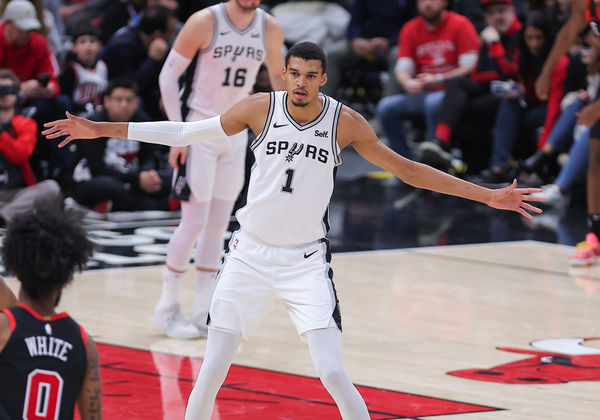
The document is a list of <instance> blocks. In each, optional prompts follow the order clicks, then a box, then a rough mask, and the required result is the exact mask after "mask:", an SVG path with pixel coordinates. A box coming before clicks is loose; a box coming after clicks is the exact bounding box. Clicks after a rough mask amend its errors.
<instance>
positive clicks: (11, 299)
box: [0, 276, 17, 309]
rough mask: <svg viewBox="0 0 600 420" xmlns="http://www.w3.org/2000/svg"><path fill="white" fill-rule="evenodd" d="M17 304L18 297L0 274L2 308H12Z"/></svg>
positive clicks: (0, 301)
mask: <svg viewBox="0 0 600 420" xmlns="http://www.w3.org/2000/svg"><path fill="white" fill-rule="evenodd" d="M16 304H17V297H16V296H15V294H14V293H13V292H12V290H10V287H8V285H7V284H6V283H5V282H4V279H3V278H2V276H0V309H3V308H10V307H11V306H14V305H16Z"/></svg>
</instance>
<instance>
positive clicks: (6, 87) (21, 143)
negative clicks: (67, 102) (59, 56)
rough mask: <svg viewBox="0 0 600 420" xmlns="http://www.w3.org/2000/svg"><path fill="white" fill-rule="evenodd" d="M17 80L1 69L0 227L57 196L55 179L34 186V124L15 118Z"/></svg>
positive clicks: (24, 119)
mask: <svg viewBox="0 0 600 420" xmlns="http://www.w3.org/2000/svg"><path fill="white" fill-rule="evenodd" d="M18 93H19V79H18V78H17V76H16V75H15V74H14V73H13V72H12V71H10V70H8V69H2V70H0V226H2V227H3V226H5V225H6V224H7V223H8V222H10V221H11V220H12V219H13V218H14V217H15V216H16V215H18V214H21V213H25V212H28V211H31V210H33V208H34V206H35V203H36V202H37V201H38V200H48V199H50V200H52V199H56V198H58V197H59V196H60V187H59V186H58V184H57V183H56V181H54V180H51V179H49V180H46V181H42V182H40V183H37V184H36V180H35V177H34V176H33V171H32V170H31V166H30V165H29V157H30V156H31V155H32V153H33V149H34V148H35V144H36V142H37V124H36V122H35V121H34V120H32V119H31V118H27V117H24V116H22V115H16V112H15V109H16V105H17V95H18Z"/></svg>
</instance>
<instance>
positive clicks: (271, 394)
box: [98, 344, 500, 420]
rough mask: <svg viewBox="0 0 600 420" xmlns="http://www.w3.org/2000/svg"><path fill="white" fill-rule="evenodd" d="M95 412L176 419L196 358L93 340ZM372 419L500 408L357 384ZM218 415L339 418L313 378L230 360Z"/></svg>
mask: <svg viewBox="0 0 600 420" xmlns="http://www.w3.org/2000/svg"><path fill="white" fill-rule="evenodd" d="M98 350H99V352H100V360H101V365H100V368H101V369H100V374H101V376H102V394H103V395H102V405H103V407H102V411H103V413H104V417H106V418H108V419H117V418H127V419H133V420H135V419H144V420H152V419H157V420H158V419H162V420H164V419H168V420H171V419H173V420H174V419H182V418H183V417H184V412H185V406H186V402H187V398H188V396H189V394H190V392H191V389H192V386H193V383H194V378H195V376H196V373H197V372H198V369H199V368H200V365H201V364H202V360H201V359H196V358H187V357H181V356H176V355H172V354H166V353H161V352H154V351H153V352H149V351H144V350H136V349H130V348H125V347H119V346H113V345H108V344H98ZM357 389H358V390H359V391H360V393H361V395H362V396H363V397H364V399H365V401H366V403H367V407H368V408H369V413H370V415H371V418H372V419H380V420H383V419H398V418H412V419H417V418H420V417H422V416H444V415H450V414H459V413H460V414H467V413H481V412H488V411H496V410H500V409H499V408H494V407H489V406H485V405H477V404H470V403H466V402H460V401H452V400H447V399H441V398H434V397H428V396H425V395H416V394H409V393H404V392H398V391H391V390H387V389H381V388H373V387H367V386H360V385H358V386H357ZM212 418H213V419H219V420H239V419H242V418H243V419H244V420H264V419H339V418H340V417H339V414H338V410H337V408H336V406H335V404H334V402H333V400H332V399H331V397H330V396H329V394H327V391H325V389H324V388H323V386H322V385H321V382H320V381H319V379H318V378H312V377H308V376H301V375H294V374H289V373H284V372H276V371H272V370H266V369H258V368H253V367H246V366H239V365H232V366H231V369H230V370H229V373H228V374H227V378H226V379H225V383H224V384H223V386H222V387H221V389H220V391H219V393H218V395H217V400H216V402H215V408H214V413H213V417H212Z"/></svg>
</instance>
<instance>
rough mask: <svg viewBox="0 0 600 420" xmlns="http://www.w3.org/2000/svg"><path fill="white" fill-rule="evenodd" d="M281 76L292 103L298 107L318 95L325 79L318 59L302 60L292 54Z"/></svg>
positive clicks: (325, 76)
mask: <svg viewBox="0 0 600 420" xmlns="http://www.w3.org/2000/svg"><path fill="white" fill-rule="evenodd" d="M283 77H284V79H285V88H286V90H287V92H288V95H289V96H290V98H291V101H292V104H293V105H295V106H299V107H304V106H307V105H308V104H310V103H312V101H314V100H315V99H316V98H317V96H318V95H319V88H320V87H321V86H323V85H324V84H325V82H326V81H327V75H325V74H324V73H323V67H322V66H321V61H320V60H304V59H303V58H299V57H294V56H292V57H290V61H289V63H288V66H287V68H286V69H285V70H284V72H283Z"/></svg>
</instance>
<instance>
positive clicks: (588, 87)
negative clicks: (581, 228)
mask: <svg viewBox="0 0 600 420" xmlns="http://www.w3.org/2000/svg"><path fill="white" fill-rule="evenodd" d="M582 38H583V40H584V43H585V44H587V45H589V46H590V49H583V50H581V51H580V52H579V53H577V54H576V55H575V56H574V57H573V58H572V59H571V60H570V62H569V68H568V72H567V82H566V89H565V90H566V91H567V92H568V93H567V94H566V95H565V96H564V98H563V101H562V102H563V105H562V106H563V112H562V113H561V115H560V117H559V119H558V121H557V122H556V125H555V126H554V128H553V129H552V132H551V133H550V135H549V137H548V140H547V142H546V143H545V144H544V145H543V146H542V147H541V148H540V149H538V150H537V152H536V153H535V154H533V155H532V156H530V157H529V158H528V159H527V160H525V162H524V163H523V169H524V170H525V171H526V172H530V173H531V172H538V173H540V172H544V170H545V167H546V166H547V165H548V166H552V165H553V164H555V162H556V158H557V156H558V155H559V154H560V153H564V152H567V149H568V156H569V158H568V160H567V162H566V163H565V164H564V165H563V167H562V168H561V169H560V172H559V174H558V176H557V177H556V179H554V181H553V182H552V183H550V184H546V185H543V186H542V192H540V193H536V194H535V195H537V196H540V197H544V198H545V199H546V201H545V203H544V204H546V205H548V206H551V207H555V208H559V209H561V208H564V207H566V206H567V205H568V204H569V201H570V194H569V193H570V190H571V188H572V186H573V185H574V184H575V183H576V182H577V180H578V179H580V177H581V176H582V175H583V174H585V172H586V171H587V167H588V158H589V153H590V147H589V138H590V128H589V127H586V126H578V125H576V123H577V115H578V113H579V112H580V111H581V110H582V109H583V108H584V107H585V106H586V105H587V104H588V103H590V102H594V101H596V100H597V99H598V98H599V96H600V95H599V93H600V92H599V90H600V34H599V33H598V31H597V29H596V28H595V25H592V24H589V25H588V26H586V28H585V29H584V31H583V33H582ZM573 140H575V142H573ZM569 146H570V149H569Z"/></svg>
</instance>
